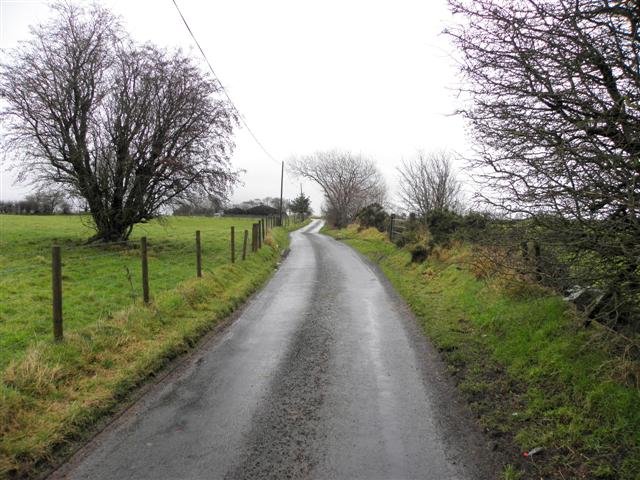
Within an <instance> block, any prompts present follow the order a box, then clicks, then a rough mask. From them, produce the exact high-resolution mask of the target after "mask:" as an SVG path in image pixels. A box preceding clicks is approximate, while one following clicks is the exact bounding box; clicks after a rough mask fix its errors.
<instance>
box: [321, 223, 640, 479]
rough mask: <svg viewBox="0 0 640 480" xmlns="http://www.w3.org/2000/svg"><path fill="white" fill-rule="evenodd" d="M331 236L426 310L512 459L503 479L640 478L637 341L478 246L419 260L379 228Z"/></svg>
mask: <svg viewBox="0 0 640 480" xmlns="http://www.w3.org/2000/svg"><path fill="white" fill-rule="evenodd" d="M325 233H327V234H329V235H332V236H333V237H335V238H337V239H339V240H342V241H344V242H346V243H347V244H349V245H351V246H353V247H354V248H356V249H357V250H358V251H360V252H361V253H363V254H365V255H366V256H368V257H369V258H370V259H372V260H373V261H374V262H376V263H378V264H379V265H380V267H381V268H382V270H383V272H384V273H385V274H386V276H387V277H388V278H389V280H390V281H391V283H392V284H393V285H394V287H395V288H396V289H397V290H398V292H399V293H400V294H401V295H402V296H403V297H404V299H405V300H406V301H407V303H408V304H409V306H410V307H411V308H412V310H413V311H414V312H415V314H416V316H417V317H418V319H419V321H420V322H421V325H422V328H423V330H424V332H425V334H426V335H427V336H428V337H429V338H430V339H431V341H432V342H433V343H434V344H435V346H436V347H437V348H438V349H439V350H440V352H441V354H442V356H443V358H444V359H445V361H446V362H447V364H448V366H449V369H450V372H451V374H452V375H453V376H454V378H455V380H456V382H457V384H458V387H459V389H460V390H461V391H462V393H463V394H464V396H465V397H466V398H467V400H468V402H469V403H470V405H471V408H472V409H473V411H474V412H475V413H476V414H477V416H478V419H479V422H480V423H481V425H482V426H483V427H484V429H485V431H486V433H487V435H488V436H489V438H490V439H491V442H492V446H493V448H494V449H496V450H498V451H499V452H500V453H501V455H502V456H503V458H504V461H505V467H504V471H503V472H502V478H504V479H524V478H527V479H528V478H531V479H534V478H535V479H539V478H545V479H569V478H571V479H594V478H599V479H612V480H613V479H620V480H638V479H640V390H639V385H638V380H639V379H640V367H639V363H638V361H637V356H636V357H635V360H634V359H633V356H632V355H630V352H629V344H628V343H627V342H626V341H621V340H620V339H619V338H617V337H615V336H614V335H612V334H611V333H610V332H607V331H606V330H605V329H603V328H602V327H599V326H598V325H592V326H591V327H590V328H584V327H583V326H582V322H581V320H580V319H579V318H578V314H577V313H576V312H575V310H574V309H573V307H572V306H571V305H570V304H568V303H566V302H564V301H563V300H562V299H561V298H560V297H558V296H557V295H555V294H554V293H553V292H550V291H548V290H545V289H543V288H541V287H539V286H538V285H536V284H534V283H531V282H516V281H513V280H512V279H508V278H504V277H501V276H499V275H490V276H486V275H484V274H483V273H481V272H480V271H479V270H478V269H477V266H474V265H477V262H476V260H477V258H475V257H474V252H473V249H472V247H471V246H468V245H455V246H453V247H451V248H448V249H436V250H435V251H434V252H433V254H432V255H431V257H430V258H429V259H428V260H427V261H425V262H424V263H422V264H415V263H411V261H410V258H411V257H410V254H409V252H408V251H407V250H406V249H398V248H396V246H395V245H393V244H391V243H390V242H388V241H387V240H386V238H385V237H384V236H383V235H382V234H380V233H379V232H377V231H376V230H372V229H370V230H364V231H361V232H359V231H358V230H357V229H356V228H353V227H350V228H347V229H343V230H328V229H325ZM636 354H637V352H636ZM536 447H542V448H543V449H544V450H543V451H542V453H539V454H536V455H534V456H531V457H528V458H526V457H524V456H523V452H528V451H530V450H532V449H534V448H536Z"/></svg>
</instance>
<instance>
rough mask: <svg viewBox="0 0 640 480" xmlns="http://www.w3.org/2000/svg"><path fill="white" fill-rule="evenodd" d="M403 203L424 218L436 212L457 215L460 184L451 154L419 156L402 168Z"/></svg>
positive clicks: (400, 182) (438, 153) (443, 152)
mask: <svg viewBox="0 0 640 480" xmlns="http://www.w3.org/2000/svg"><path fill="white" fill-rule="evenodd" d="M398 174H399V184H400V185H399V186H400V194H399V196H400V200H401V201H402V203H403V204H404V207H405V208H406V209H407V210H408V211H410V212H413V213H416V214H418V215H419V216H421V217H423V218H424V217H426V216H427V215H428V214H429V213H430V212H432V211H434V210H451V211H456V210H458V209H459V207H460V182H459V181H458V180H457V179H456V176H455V173H454V171H453V167H452V164H451V154H450V153H449V152H447V151H444V150H442V151H438V152H431V153H427V154H422V153H421V154H419V155H418V158H416V159H414V160H410V161H403V162H402V165H401V166H400V167H399V168H398Z"/></svg>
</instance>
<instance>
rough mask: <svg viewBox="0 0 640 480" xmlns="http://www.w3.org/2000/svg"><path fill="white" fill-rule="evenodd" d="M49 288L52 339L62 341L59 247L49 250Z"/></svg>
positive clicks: (60, 261)
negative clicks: (50, 289) (50, 294)
mask: <svg viewBox="0 0 640 480" xmlns="http://www.w3.org/2000/svg"><path fill="white" fill-rule="evenodd" d="M51 286H52V290H53V292H52V293H53V339H54V340H55V341H56V342H60V341H62V336H63V333H62V258H61V256H60V247H59V246H57V245H56V246H54V247H53V248H52V249H51Z"/></svg>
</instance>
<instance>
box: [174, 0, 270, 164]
mask: <svg viewBox="0 0 640 480" xmlns="http://www.w3.org/2000/svg"><path fill="white" fill-rule="evenodd" d="M172 1H173V5H174V6H175V7H176V10H177V11H178V14H179V15H180V18H182V22H183V23H184V26H185V27H187V30H188V31H189V34H190V35H191V38H192V39H193V41H194V42H195V44H196V46H197V47H198V50H200V53H201V54H202V57H203V58H204V61H205V62H206V63H207V66H208V67H209V70H210V71H211V74H212V75H213V78H215V79H216V80H217V81H218V84H219V85H220V88H221V89H222V91H223V92H224V95H225V96H226V97H227V100H229V103H230V104H231V107H232V108H233V110H234V111H235V112H236V115H237V116H238V118H239V119H240V121H241V122H242V124H243V125H244V127H245V128H246V129H247V131H248V132H249V134H250V135H251V137H253V140H254V141H255V142H256V144H257V145H258V146H259V147H260V148H261V149H262V151H263V152H264V153H265V155H266V156H267V157H268V158H269V159H270V160H271V161H273V162H276V163H280V162H278V160H276V159H275V158H274V157H273V155H271V154H270V153H269V152H268V151H267V149H266V148H264V145H262V143H261V142H260V140H258V137H256V135H255V134H254V133H253V130H251V128H250V127H249V125H248V124H247V121H246V120H245V119H244V117H243V116H242V114H241V113H240V110H238V108H237V107H236V105H235V103H233V100H231V97H230V96H229V94H228V93H227V90H226V88H224V85H223V84H222V82H221V81H220V78H219V77H218V75H216V72H215V71H214V70H213V67H212V66H211V63H210V62H209V59H208V58H207V55H206V54H205V53H204V50H203V49H202V47H201V46H200V42H198V39H197V38H196V36H195V35H194V34H193V31H192V30H191V27H189V24H188V23H187V20H186V19H185V18H184V15H183V14H182V11H181V10H180V7H179V6H178V4H177V3H176V0H172Z"/></svg>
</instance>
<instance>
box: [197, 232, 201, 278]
mask: <svg viewBox="0 0 640 480" xmlns="http://www.w3.org/2000/svg"><path fill="white" fill-rule="evenodd" d="M196 274H197V275H198V277H202V248H201V245H200V230H196Z"/></svg>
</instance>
